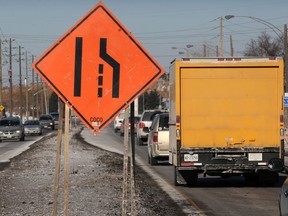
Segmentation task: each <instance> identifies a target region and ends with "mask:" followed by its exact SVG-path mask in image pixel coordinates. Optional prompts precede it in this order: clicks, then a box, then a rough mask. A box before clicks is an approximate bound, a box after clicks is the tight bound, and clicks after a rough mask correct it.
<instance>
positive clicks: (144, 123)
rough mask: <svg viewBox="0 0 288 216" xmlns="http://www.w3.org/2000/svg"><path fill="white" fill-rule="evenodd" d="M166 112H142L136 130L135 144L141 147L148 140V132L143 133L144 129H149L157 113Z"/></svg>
mask: <svg viewBox="0 0 288 216" xmlns="http://www.w3.org/2000/svg"><path fill="white" fill-rule="evenodd" d="M162 112H167V110H144V112H143V113H142V115H141V117H140V121H139V123H138V125H137V128H136V133H137V134H136V136H137V138H136V142H137V144H138V145H143V143H144V142H147V140H148V132H147V131H143V128H144V127H147V128H149V127H150V126H151V123H152V120H153V118H154V116H155V115H156V114H158V113H162Z"/></svg>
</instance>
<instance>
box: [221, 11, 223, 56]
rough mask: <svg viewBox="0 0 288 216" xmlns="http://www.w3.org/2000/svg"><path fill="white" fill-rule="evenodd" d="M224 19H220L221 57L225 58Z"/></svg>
mask: <svg viewBox="0 0 288 216" xmlns="http://www.w3.org/2000/svg"><path fill="white" fill-rule="evenodd" d="M222 22H223V18H222V16H221V17H220V57H223V24H222Z"/></svg>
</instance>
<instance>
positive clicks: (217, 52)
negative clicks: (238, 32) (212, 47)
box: [216, 46, 219, 57]
mask: <svg viewBox="0 0 288 216" xmlns="http://www.w3.org/2000/svg"><path fill="white" fill-rule="evenodd" d="M216 56H217V57H219V47H218V46H216Z"/></svg>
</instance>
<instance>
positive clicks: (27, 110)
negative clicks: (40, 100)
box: [25, 51, 29, 120]
mask: <svg viewBox="0 0 288 216" xmlns="http://www.w3.org/2000/svg"><path fill="white" fill-rule="evenodd" d="M25 61H26V77H25V87H26V120H28V118H29V98H28V87H29V86H28V80H29V79H28V62H27V61H28V60H27V51H26V52H25Z"/></svg>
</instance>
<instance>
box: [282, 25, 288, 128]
mask: <svg viewBox="0 0 288 216" xmlns="http://www.w3.org/2000/svg"><path fill="white" fill-rule="evenodd" d="M283 44H284V95H285V94H286V93H287V90H288V88H287V87H288V86H287V85H288V55H287V52H288V45H287V24H285V25H284V32H283ZM287 126H288V108H287V107H284V127H286V128H287Z"/></svg>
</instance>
